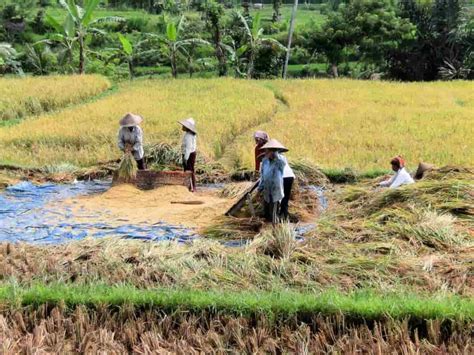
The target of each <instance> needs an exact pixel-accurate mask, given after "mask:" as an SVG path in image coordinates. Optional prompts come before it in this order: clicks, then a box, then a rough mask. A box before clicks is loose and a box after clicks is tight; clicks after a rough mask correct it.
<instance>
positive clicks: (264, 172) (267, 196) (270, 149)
mask: <svg viewBox="0 0 474 355" xmlns="http://www.w3.org/2000/svg"><path fill="white" fill-rule="evenodd" d="M262 149H264V150H265V158H263V160H262V166H261V169H260V183H259V185H258V191H259V192H260V193H262V194H263V199H264V210H265V218H266V219H267V221H269V222H272V223H274V224H275V223H277V222H278V206H279V203H280V202H281V200H282V199H283V197H284V196H285V193H284V189H283V171H284V169H285V165H286V161H285V159H283V158H282V157H281V155H280V153H282V152H286V151H288V149H286V148H285V147H284V146H283V145H282V144H281V143H280V142H278V141H277V140H276V139H270V140H269V141H268V142H267V143H266V144H264V145H263V146H262Z"/></svg>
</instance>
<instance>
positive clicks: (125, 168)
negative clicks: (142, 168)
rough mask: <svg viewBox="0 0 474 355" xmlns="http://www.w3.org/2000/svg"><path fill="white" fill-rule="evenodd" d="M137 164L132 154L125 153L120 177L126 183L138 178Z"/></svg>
mask: <svg viewBox="0 0 474 355" xmlns="http://www.w3.org/2000/svg"><path fill="white" fill-rule="evenodd" d="M137 171H138V167H137V162H136V161H135V158H134V157H133V155H132V153H130V152H125V154H124V155H123V157H122V161H121V162H120V166H119V168H118V176H119V178H120V179H123V180H125V181H131V180H133V179H135V178H136V177H137Z"/></svg>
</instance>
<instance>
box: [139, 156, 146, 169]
mask: <svg viewBox="0 0 474 355" xmlns="http://www.w3.org/2000/svg"><path fill="white" fill-rule="evenodd" d="M137 167H138V170H145V169H146V168H145V160H144V159H143V158H141V159H139V160H137Z"/></svg>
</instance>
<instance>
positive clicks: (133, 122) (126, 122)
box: [119, 112, 143, 127]
mask: <svg viewBox="0 0 474 355" xmlns="http://www.w3.org/2000/svg"><path fill="white" fill-rule="evenodd" d="M142 121H143V118H142V117H141V116H139V115H135V114H133V113H130V112H129V113H127V114H126V115H125V116H123V118H122V119H121V120H120V122H119V123H120V126H122V127H133V126H138V125H139V124H140V123H142Z"/></svg>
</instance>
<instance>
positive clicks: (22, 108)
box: [0, 75, 110, 121]
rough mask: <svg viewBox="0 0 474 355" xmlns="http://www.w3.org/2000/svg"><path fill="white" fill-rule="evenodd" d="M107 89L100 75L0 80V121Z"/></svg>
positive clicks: (77, 100)
mask: <svg viewBox="0 0 474 355" xmlns="http://www.w3.org/2000/svg"><path fill="white" fill-rule="evenodd" d="M108 88H110V82H109V81H108V80H107V79H106V78H104V77H102V76H99V75H73V76H59V75H58V76H47V77H27V78H1V79H0V121H1V120H10V119H16V118H22V117H24V116H27V115H35V114H40V113H42V112H46V111H51V110H54V109H57V108H60V107H63V106H66V105H69V104H73V103H78V102H81V101H82V100H84V99H86V98H88V97H91V96H94V95H97V94H99V93H101V92H103V91H105V90H107V89H108Z"/></svg>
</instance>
